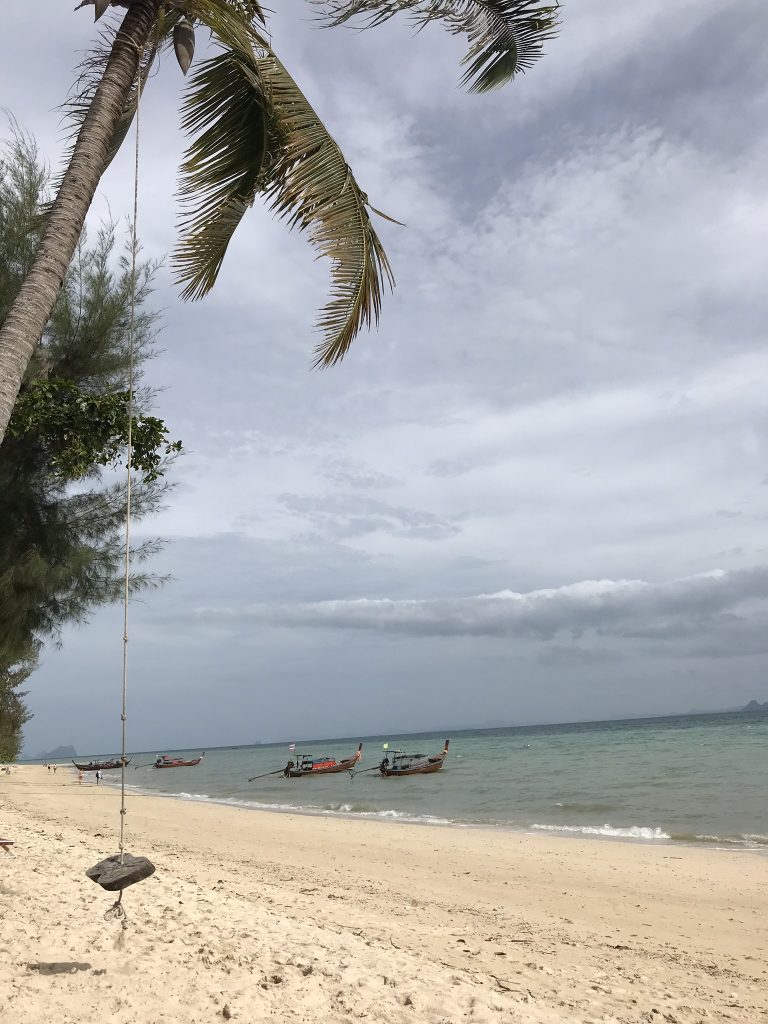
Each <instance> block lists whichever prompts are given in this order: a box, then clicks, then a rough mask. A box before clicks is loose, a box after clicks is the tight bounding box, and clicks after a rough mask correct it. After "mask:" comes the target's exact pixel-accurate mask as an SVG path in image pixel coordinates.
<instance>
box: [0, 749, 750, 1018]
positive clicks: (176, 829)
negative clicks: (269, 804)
mask: <svg viewBox="0 0 768 1024" xmlns="http://www.w3.org/2000/svg"><path fill="white" fill-rule="evenodd" d="M128 811H129V813H128V817H127V835H128V843H127V849H128V850H129V851H130V852H132V853H136V854H143V855H147V856H149V857H150V858H151V859H152V861H153V862H154V863H155V865H156V867H157V873H156V874H155V875H153V876H152V878H150V879H148V880H147V881H146V882H143V883H141V884H140V885H137V886H135V887H133V888H131V889H129V890H127V891H126V896H125V904H126V909H127V913H128V915H129V920H128V930H127V931H126V933H125V941H126V944H127V945H126V951H127V952H126V951H121V950H120V949H118V948H116V942H117V940H118V939H119V937H120V935H121V932H120V928H119V926H116V925H114V924H109V923H107V922H105V921H104V920H103V913H104V911H105V910H106V909H107V908H108V907H109V905H110V903H111V902H112V901H113V900H112V897H111V895H110V894H107V893H104V892H102V891H101V890H100V889H99V888H98V886H95V885H94V884H93V883H92V882H90V881H89V880H88V879H87V878H86V877H85V874H84V871H85V869H86V868H87V867H89V866H90V865H92V864H94V863H96V861H98V860H100V859H102V858H103V857H105V856H108V855H110V854H112V853H114V851H115V848H116V842H117V839H116V835H117V831H118V829H119V799H118V794H117V793H116V792H115V790H114V789H113V788H111V787H106V786H101V787H96V786H93V785H83V786H79V785H78V784H77V782H76V780H73V778H72V776H70V775H69V774H66V773H61V774H58V775H57V776H56V777H55V778H51V777H50V776H49V774H48V773H47V772H44V771H43V770H36V769H35V768H28V767H26V766H24V767H22V768H20V769H17V770H15V771H14V772H13V773H12V775H11V776H10V777H5V776H3V777H0V834H2V835H3V836H4V837H6V838H10V839H13V840H14V841H15V842H16V846H15V853H14V855H13V856H4V857H2V860H0V990H1V991H3V992H4V993H6V992H7V993H8V997H7V1000H8V1001H7V1006H8V1010H9V1011H15V1017H17V1018H18V1019H21V1020H24V1021H25V1022H29V1024H50V1021H51V1020H56V1021H57V1024H82V1022H83V1021H85V1020H95V1019H100V1016H103V1015H104V1011H105V1010H108V1011H109V1012H110V1013H111V1016H112V1019H114V1020H115V1021H116V1022H117V1024H158V1022H160V1021H163V1022H177V1021H178V1022H179V1024H181V1022H182V1021H183V1022H185V1024H203V1022H215V1021H216V1020H222V1019H233V1020H239V1021H242V1022H244V1024H245V1022H249V1024H251V1022H253V1024H256V1022H258V1024H261V1022H266V1021H270V1022H271V1021H274V1022H275V1024H277V1022H280V1024H315V1022H316V1021H318V1020H323V1021H327V1022H329V1024H350V1022H352V1021H354V1020H358V1019H361V1020H362V1019H364V1020H365V1021H366V1024H393V1022H394V1024H406V1022H410V1024H415V1022H418V1024H421V1022H425V1024H466V1022H467V1021H471V1022H473V1024H594V1022H597V1021H600V1022H606V1024H608V1022H610V1024H617V1022H622V1024H625V1022H626V1024H644V1022H646V1021H649V1022H655V1024H665V1022H669V1024H674V1022H677V1024H702V1022H703V1024H715V1022H716V1024H720V1022H723V1024H726V1022H730V1024H734V1022H738V1024H742V1022H743V1024H756V1022H758V1021H761V1020H768V991H766V984H765V982H766V969H765V966H764V964H765V960H766V958H768V928H767V927H766V923H765V918H764V914H763V912H762V907H763V905H764V900H765V897H766V896H768V861H766V859H765V858H763V857H750V858H744V857H738V858H733V857H727V856H722V853H721V852H716V851H712V850H709V849H703V848H696V847H683V846H676V847H674V849H673V848H671V847H670V846H669V845H656V844H653V845H651V844H640V843H615V842H611V843H594V842H591V841H590V840H588V839H585V838H582V837H569V838H572V839H573V841H572V842H569V843H563V842H559V841H558V840H559V839H560V837H555V836H551V835H526V834H520V833H512V832H499V831H492V830H476V829H446V828H443V827H434V826H428V825H419V826H414V825H410V824H402V823H398V824H401V827H400V828H398V829H389V828H385V827H384V825H386V824H388V823H387V822H384V821H381V820H379V821H370V820H360V819H340V818H330V817H328V816H309V815H297V814H290V813H281V814H275V813H273V812H268V811H262V812H259V811H253V810H246V809H244V808H237V807H231V806H222V805H218V804H211V803H204V802H195V801H185V800H173V799H171V800H169V799H168V798H167V797H155V796H139V795H132V796H131V801H130V805H129V808H128ZM736 852H741V851H736ZM0 856H1V855H0ZM225 1006H226V1007H227V1009H228V1013H227V1014H224V1007H225Z"/></svg>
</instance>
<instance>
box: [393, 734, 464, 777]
mask: <svg viewBox="0 0 768 1024" xmlns="http://www.w3.org/2000/svg"><path fill="white" fill-rule="evenodd" d="M447 756H448V740H446V741H445V746H444V747H443V749H442V751H441V752H440V753H439V754H433V755H431V756H428V755H427V754H405V753H403V751H402V750H394V751H392V757H391V759H390V756H389V754H388V753H387V754H385V755H384V759H383V760H382V762H381V764H380V765H379V772H380V773H381V774H382V775H383V776H384V778H385V779H399V778H401V777H402V776H404V775H431V774H432V772H439V771H440V769H441V768H442V767H443V763H444V761H445V759H446V757H447Z"/></svg>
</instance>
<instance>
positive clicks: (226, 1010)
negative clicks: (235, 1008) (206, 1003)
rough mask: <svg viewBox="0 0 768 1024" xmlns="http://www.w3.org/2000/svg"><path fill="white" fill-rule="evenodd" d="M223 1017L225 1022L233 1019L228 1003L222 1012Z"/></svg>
mask: <svg viewBox="0 0 768 1024" xmlns="http://www.w3.org/2000/svg"><path fill="white" fill-rule="evenodd" d="M221 1016H222V1017H223V1018H224V1020H230V1018H231V1017H232V1011H231V1010H230V1008H229V1004H228V1003H224V1009H223V1010H222V1011H221Z"/></svg>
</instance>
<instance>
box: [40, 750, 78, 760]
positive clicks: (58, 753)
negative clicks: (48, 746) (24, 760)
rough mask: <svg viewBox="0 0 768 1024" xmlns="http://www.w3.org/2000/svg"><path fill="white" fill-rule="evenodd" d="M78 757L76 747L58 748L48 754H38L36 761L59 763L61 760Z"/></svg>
mask: <svg viewBox="0 0 768 1024" xmlns="http://www.w3.org/2000/svg"><path fill="white" fill-rule="evenodd" d="M67 757H77V751H76V750H75V748H74V747H56V749H55V750H49V751H48V752H47V753H46V752H45V751H43V753H42V754H38V755H37V757H36V758H35V760H36V761H58V760H59V758H67Z"/></svg>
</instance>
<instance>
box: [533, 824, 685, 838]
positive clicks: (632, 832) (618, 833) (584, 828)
mask: <svg viewBox="0 0 768 1024" xmlns="http://www.w3.org/2000/svg"><path fill="white" fill-rule="evenodd" d="M531 828H535V829H537V830H538V831H543V832H567V833H568V834H575V835H583V836H610V837H611V838H612V839H645V840H664V839H671V838H672V836H670V835H668V834H667V833H666V832H664V831H662V829H660V828H649V827H647V826H645V825H630V826H629V827H627V828H614V827H613V825H607V824H606V825H531Z"/></svg>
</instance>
